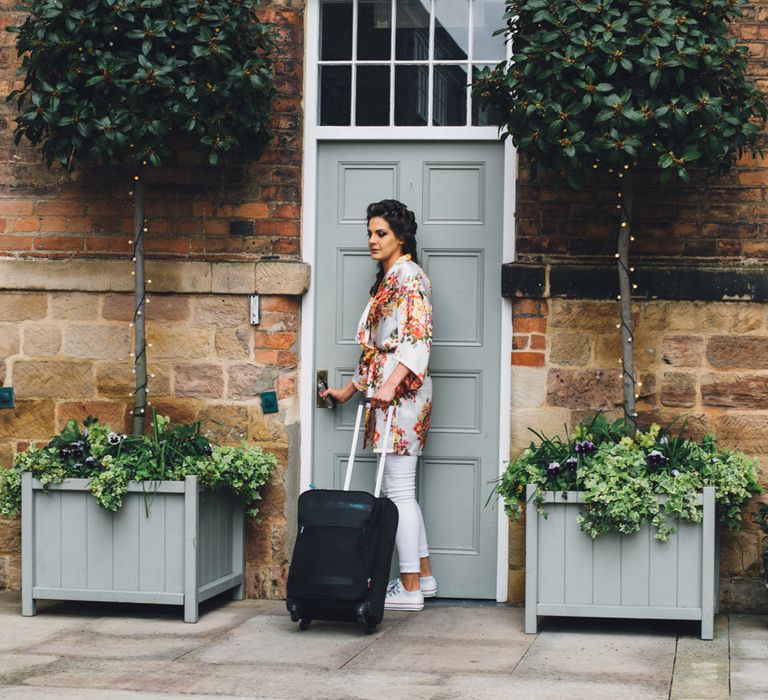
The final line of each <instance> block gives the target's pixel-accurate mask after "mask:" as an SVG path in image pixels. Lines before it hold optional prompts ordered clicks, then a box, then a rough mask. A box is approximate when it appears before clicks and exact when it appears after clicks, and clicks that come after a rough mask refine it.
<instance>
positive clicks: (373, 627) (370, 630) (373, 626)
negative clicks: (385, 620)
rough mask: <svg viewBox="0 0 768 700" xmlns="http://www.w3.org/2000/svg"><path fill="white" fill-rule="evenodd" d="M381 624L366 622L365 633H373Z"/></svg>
mask: <svg viewBox="0 0 768 700" xmlns="http://www.w3.org/2000/svg"><path fill="white" fill-rule="evenodd" d="M378 626H379V625H378V624H377V623H376V622H371V623H366V625H365V633H366V634H373V633H374V632H375V631H376V628H377V627H378Z"/></svg>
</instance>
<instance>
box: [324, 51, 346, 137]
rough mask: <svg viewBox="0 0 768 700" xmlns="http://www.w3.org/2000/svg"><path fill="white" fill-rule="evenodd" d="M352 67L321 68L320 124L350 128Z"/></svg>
mask: <svg viewBox="0 0 768 700" xmlns="http://www.w3.org/2000/svg"><path fill="white" fill-rule="evenodd" d="M351 104H352V67H351V66H320V124H321V126H349V122H350V117H349V113H350V106H351Z"/></svg>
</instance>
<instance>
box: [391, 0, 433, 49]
mask: <svg viewBox="0 0 768 700" xmlns="http://www.w3.org/2000/svg"><path fill="white" fill-rule="evenodd" d="M396 12H397V31H396V32H395V58H396V59H398V60H400V61H426V60H427V59H428V58H429V3H427V7H426V8H425V7H424V4H423V3H422V2H421V0H397V8H396Z"/></svg>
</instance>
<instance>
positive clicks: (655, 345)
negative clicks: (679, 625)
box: [509, 299, 768, 612]
mask: <svg viewBox="0 0 768 700" xmlns="http://www.w3.org/2000/svg"><path fill="white" fill-rule="evenodd" d="M618 315H619V310H618V303H617V302H612V301H584V300H568V299H521V300H516V301H515V302H514V305H513V329H514V336H513V348H514V349H513V351H512V410H511V436H512V439H511V442H512V451H513V453H514V452H516V451H517V450H519V449H522V448H524V447H526V446H527V445H528V444H529V443H530V442H531V440H532V439H535V437H534V436H533V435H532V433H531V432H530V431H529V430H528V428H529V427H530V428H534V429H536V430H537V431H540V432H543V433H545V434H548V435H554V434H560V435H562V434H563V432H564V426H565V425H566V424H567V425H569V426H571V425H573V424H574V423H575V422H577V421H579V420H580V419H583V418H585V417H587V416H589V415H592V414H593V413H594V411H595V410H597V409H603V410H605V411H606V413H607V415H608V416H611V417H619V416H620V415H621V414H622V410H621V402H622V389H621V381H620V378H619V374H620V364H619V358H620V357H621V344H620V337H619V331H618V330H617V329H616V323H617V320H618ZM633 315H634V323H635V331H634V347H635V351H634V352H635V354H634V357H635V363H636V370H637V373H638V375H639V376H640V381H641V382H642V386H641V387H639V389H638V393H639V394H640V398H639V399H638V405H637V409H638V414H639V421H640V422H641V423H642V424H644V425H647V424H650V423H651V422H654V421H655V422H658V423H660V424H662V425H664V424H668V423H670V422H672V421H673V420H675V419H677V418H679V417H681V416H683V417H685V418H686V420H687V432H688V434H689V435H690V436H692V437H695V438H700V437H701V436H703V435H705V434H707V433H712V434H714V435H715V436H716V438H717V440H718V445H719V446H720V447H721V448H727V449H734V450H742V451H744V452H746V453H747V454H749V455H753V456H756V457H758V458H759V459H760V462H761V481H762V483H763V485H764V486H768V307H766V305H765V304H760V303H749V302H721V303H711V302H707V303H704V302H684V301H647V302H639V303H636V304H635V305H634V308H633ZM756 501H757V499H754V500H753V502H751V503H749V504H748V505H747V506H746V507H745V509H744V515H743V522H744V529H743V530H742V531H740V532H730V531H728V530H727V529H726V528H723V529H722V530H721V559H720V566H721V570H720V571H721V602H722V605H723V608H724V609H725V610H730V611H734V612H739V611H740V612H757V611H759V612H768V594H766V591H765V588H764V586H763V584H762V580H761V579H760V576H761V566H762V563H761V559H760V556H761V551H762V545H761V533H760V531H759V530H758V529H757V528H756V527H755V525H754V523H753V522H752V519H751V516H750V512H751V511H754V510H755V503H756ZM510 535H511V536H510V571H509V582H510V600H513V601H514V602H523V600H524V597H525V596H524V570H525V547H524V524H523V523H517V524H512V525H511V528H510Z"/></svg>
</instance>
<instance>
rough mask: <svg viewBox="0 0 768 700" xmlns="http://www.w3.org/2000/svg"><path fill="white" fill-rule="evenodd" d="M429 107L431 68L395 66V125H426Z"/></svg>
mask: <svg viewBox="0 0 768 700" xmlns="http://www.w3.org/2000/svg"><path fill="white" fill-rule="evenodd" d="M428 108H429V68H428V67H427V66H395V125H396V126H425V125H426V124H427V117H428V114H429V112H428Z"/></svg>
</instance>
